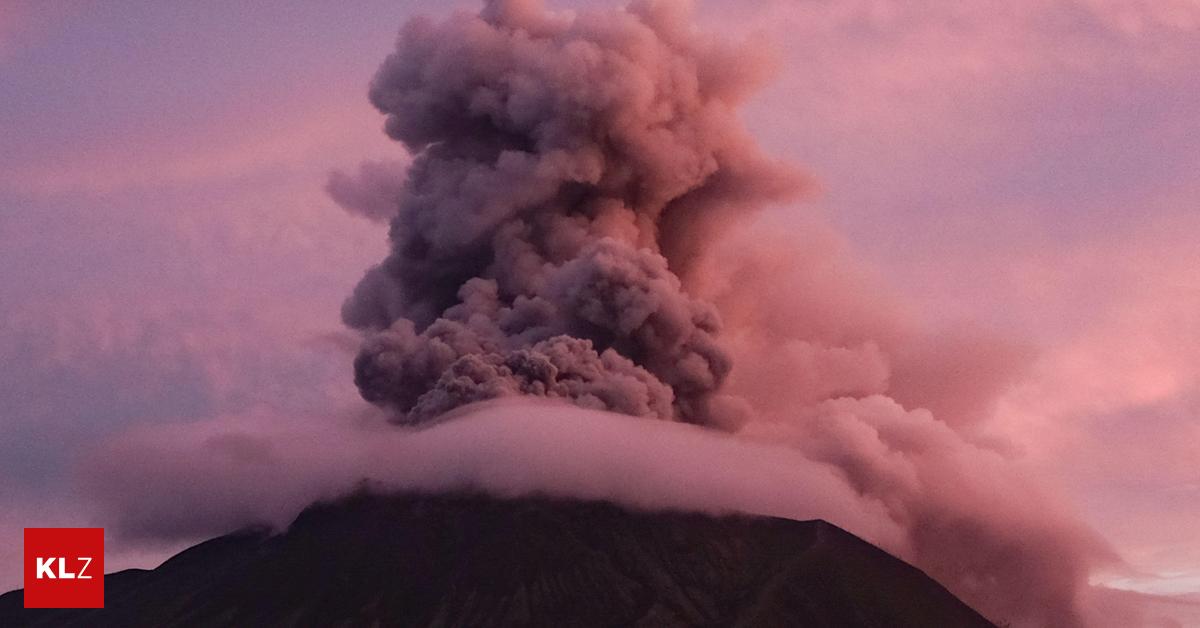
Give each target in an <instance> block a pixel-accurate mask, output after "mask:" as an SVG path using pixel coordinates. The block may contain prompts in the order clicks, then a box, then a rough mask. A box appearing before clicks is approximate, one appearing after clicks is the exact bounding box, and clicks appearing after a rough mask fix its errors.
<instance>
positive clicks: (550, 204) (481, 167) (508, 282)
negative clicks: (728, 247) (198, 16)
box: [330, 1, 804, 424]
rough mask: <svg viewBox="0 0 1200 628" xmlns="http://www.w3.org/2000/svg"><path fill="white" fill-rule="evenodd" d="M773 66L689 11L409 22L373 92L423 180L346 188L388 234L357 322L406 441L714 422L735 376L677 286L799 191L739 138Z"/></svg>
mask: <svg viewBox="0 0 1200 628" xmlns="http://www.w3.org/2000/svg"><path fill="white" fill-rule="evenodd" d="M761 61H762V53H761V51H759V50H757V49H754V48H752V47H736V46H731V45H728V44H725V43H721V42H717V41H714V40H711V39H708V38H705V37H702V36H700V35H697V34H694V33H693V32H692V30H691V27H690V26H689V20H688V16H687V15H686V11H684V10H681V9H680V6H679V5H676V4H673V3H672V4H668V3H660V2H638V3H634V4H632V5H631V6H629V7H628V8H627V9H625V10H619V11H604V12H591V13H589V12H585V13H580V14H578V15H565V14H564V15H558V14H554V13H549V12H547V11H545V10H544V9H542V7H541V6H540V4H539V3H536V2H529V1H497V2H491V3H489V4H488V5H487V6H486V7H485V9H484V10H483V11H482V12H480V13H478V14H473V13H466V12H459V13H455V14H453V15H452V16H450V17H449V18H447V19H445V20H444V21H433V20H430V19H427V18H416V19H413V20H411V21H409V22H408V23H407V24H406V25H405V26H404V27H403V29H402V31H401V33H400V36H399V40H398V43H397V46H396V50H395V52H394V53H393V54H391V56H389V57H388V58H387V60H386V61H385V62H384V64H383V66H382V67H381V68H380V69H379V71H378V73H377V74H376V76H375V78H374V80H373V82H372V84H371V89H370V99H371V102H372V103H373V104H374V105H375V106H376V107H377V108H378V109H379V110H380V111H381V112H383V113H384V114H386V116H387V118H386V127H385V128H386V131H387V134H388V135H389V136H390V137H391V138H393V139H395V140H398V141H399V142H402V143H403V145H404V147H405V148H406V149H407V150H408V151H409V152H410V153H411V154H412V155H413V160H412V164H411V167H410V168H409V170H408V173H407V177H406V178H403V179H400V178H395V177H393V178H389V177H386V176H378V175H380V173H379V172H376V171H375V170H371V171H370V172H367V171H364V172H362V173H360V178H359V181H358V183H359V184H360V185H357V186H356V185H355V181H354V180H352V179H351V178H348V177H346V176H345V175H335V177H334V179H333V180H331V181H330V191H331V193H333V195H334V196H335V198H336V199H337V200H339V201H341V203H342V204H343V205H345V206H347V207H348V208H350V209H352V210H354V211H357V212H358V213H360V214H364V215H367V216H369V217H374V218H379V217H382V216H389V215H390V216H391V223H390V232H389V237H390V242H391V252H390V254H389V255H388V256H387V258H386V259H385V260H383V261H382V263H380V264H379V265H377V266H375V267H374V268H372V269H371V270H370V271H369V272H368V273H367V274H366V276H365V277H364V278H363V279H362V281H361V282H360V283H359V285H358V286H357V288H356V289H355V291H354V293H353V295H352V296H351V298H349V299H348V300H347V302H346V303H345V306H344V308H343V313H342V314H343V319H344V320H345V322H346V323H347V324H349V325H350V326H352V327H354V328H357V329H360V330H362V331H363V332H364V335H365V341H364V343H363V346H362V350H361V351H360V353H359V355H358V358H357V360H356V362H355V375H356V377H355V380H356V383H357V385H358V387H359V389H360V391H361V393H362V395H363V396H364V397H365V398H366V399H368V400H370V401H372V402H374V403H376V404H379V405H382V406H384V407H387V408H389V409H390V410H392V411H393V413H394V416H395V417H396V420H397V421H398V422H401V423H408V424H417V423H422V422H425V421H428V420H429V419H432V418H434V417H435V416H437V415H438V414H440V413H442V412H444V411H446V410H448V409H451V408H453V407H456V406H458V405H462V404H464V403H469V402H472V401H477V400H480V399H487V398H494V397H500V396H506V395H512V394H524V395H540V396H547V397H561V398H565V399H569V400H572V401H574V402H575V403H577V404H579V405H582V406H584V407H590V408H597V409H609V410H615V411H618V412H623V413H627V414H636V415H645V416H653V417H659V418H663V419H679V420H684V421H688V422H695V423H711V422H712V421H713V420H712V417H711V415H712V411H711V409H710V407H709V406H710V400H711V396H712V395H713V393H714V392H715V391H717V390H718V389H719V388H720V387H721V385H722V383H723V382H724V380H725V379H726V377H727V375H728V374H729V371H730V368H731V360H730V357H729V354H728V353H727V352H726V351H725V350H724V349H723V348H722V347H721V345H720V343H719V341H718V334H719V332H720V329H721V322H720V319H719V317H718V315H717V312H716V310H715V308H714V307H713V306H712V305H711V304H710V303H707V302H704V301H702V300H699V299H697V298H694V297H693V296H692V295H691V294H689V291H688V289H687V286H686V285H685V282H684V281H683V280H682V279H681V278H680V275H681V274H683V273H685V272H686V271H687V270H688V269H689V267H690V264H691V262H692V261H693V260H694V258H695V257H696V255H697V253H698V252H699V250H700V249H701V248H702V247H703V243H704V241H705V239H706V238H708V237H710V236H711V235H712V234H713V233H715V232H716V231H717V230H719V228H720V227H721V225H723V224H726V223H728V222H729V221H732V220H736V219H737V218H738V217H739V216H741V215H745V214H746V213H747V212H751V211H753V210H754V209H755V208H756V207H758V206H761V205H762V204H764V203H766V202H771V201H775V200H781V199H785V198H789V197H791V196H794V195H795V194H797V193H798V192H800V191H801V190H802V189H803V187H804V181H803V178H802V177H801V176H799V175H798V174H797V173H796V172H795V171H794V170H792V169H791V168H790V167H788V166H786V165H782V164H780V163H777V162H774V161H772V160H771V159H769V158H767V157H765V156H764V155H763V154H762V153H761V152H760V151H759V150H758V149H757V147H756V146H755V144H754V142H753V141H752V140H751V138H750V137H749V135H748V134H747V133H746V131H745V130H744V129H743V127H742V125H741V123H740V122H739V121H738V119H737V117H736V108H737V106H738V104H739V103H740V102H741V101H742V100H743V99H744V98H745V97H746V96H747V94H748V93H750V91H752V89H753V88H754V87H755V86H756V84H757V80H756V79H757V78H760V77H759V76H758V75H759V74H761V72H759V71H758V69H759V68H760V67H761V66H762V65H763V64H762V63H761ZM734 67H737V68H739V71H737V72H731V71H729V69H730V68H734ZM390 186H396V187H394V188H393V187H390ZM390 198H394V199H395V202H394V207H389V206H388V205H387V203H386V201H387V200H388V199H390Z"/></svg>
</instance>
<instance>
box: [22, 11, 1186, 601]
mask: <svg viewBox="0 0 1200 628" xmlns="http://www.w3.org/2000/svg"><path fill="white" fill-rule="evenodd" d="M586 4H587V3H582V2H563V3H557V4H556V6H562V7H571V6H583V5H586ZM456 5H459V6H468V7H469V6H473V5H472V4H470V3H456ZM257 7H258V8H255V9H247V8H244V7H243V6H242V4H241V3H201V2H195V3H169V4H167V3H150V2H147V3H141V4H139V3H132V4H126V5H123V6H121V7H115V6H110V5H106V4H99V3H98V4H94V5H81V6H76V7H71V8H60V9H55V10H49V11H47V10H46V9H45V8H43V7H41V6H36V5H35V4H34V3H20V2H18V3H16V4H12V5H11V6H10V5H6V8H0V74H3V75H4V76H5V84H6V86H5V89H4V96H3V97H0V125H3V128H4V132H3V137H4V139H3V140H2V141H3V146H4V150H3V151H0V242H3V247H0V294H2V295H3V297H0V321H2V322H3V324H2V325H0V354H2V355H4V356H5V357H6V358H7V359H6V360H4V363H3V364H0V369H2V370H3V373H2V374H0V375H2V376H0V382H2V383H0V405H2V406H3V407H4V408H5V411H4V413H3V414H0V428H3V429H4V430H5V432H6V433H7V434H9V435H12V436H14V437H12V438H5V439H3V440H2V441H0V505H4V506H5V507H4V508H2V509H3V510H4V511H5V518H4V519H5V520H4V521H0V526H3V528H4V530H3V533H4V537H3V539H2V540H0V542H4V543H6V544H8V541H9V540H10V539H11V538H13V537H12V535H11V534H10V533H9V532H10V531H11V530H15V529H17V528H19V527H20V526H22V525H42V524H45V523H51V524H55V525H62V524H65V522H71V521H73V519H72V517H75V516H77V515H75V514H74V513H76V512H77V510H76V507H75V500H76V493H75V489H74V488H73V485H72V483H71V481H70V476H71V474H70V472H69V471H67V469H69V468H70V465H71V464H72V463H73V461H75V460H77V459H78V458H79V457H81V456H84V455H86V454H87V453H88V448H89V444H90V443H92V442H93V441H94V440H95V439H97V438H102V437H111V436H113V435H115V434H119V433H121V432H123V431H124V430H128V429H131V428H134V427H138V426H147V425H155V424H165V423H182V422H198V421H204V420H208V419H213V418H216V417H229V416H238V415H242V414H247V413H253V412H257V411H260V409H261V408H264V407H267V408H271V409H272V410H273V411H274V412H277V413H287V412H299V411H304V412H310V411H311V410H312V409H313V408H314V407H328V408H334V407H341V406H343V405H344V404H348V403H352V402H353V400H354V398H355V391H354V388H353V384H352V382H351V377H350V366H349V363H350V360H351V358H352V356H353V351H354V341H353V340H352V339H349V337H348V335H347V334H346V332H345V331H343V329H342V327H341V325H340V323H339V322H338V308H339V305H340V303H341V301H342V299H343V298H345V296H346V295H347V294H348V292H349V290H350V289H351V287H352V286H353V285H354V283H355V282H356V281H357V280H358V278H359V276H360V275H361V273H362V271H363V270H364V269H365V268H366V267H367V266H368V265H370V264H371V263H374V262H375V261H377V260H378V259H380V258H381V257H382V256H383V254H384V251H385V240H384V237H385V234H384V232H383V230H382V229H381V228H380V227H379V226H378V225H374V224H371V223H370V222H368V221H366V220H363V219H361V218H358V217H355V216H351V215H348V214H347V213H345V212H343V211H341V210H339V209H338V208H337V207H336V206H335V205H334V203H333V202H332V201H330V200H329V199H328V197H327V196H326V194H325V192H324V186H325V182H326V179H327V177H328V173H329V172H330V171H331V170H334V169H340V170H346V171H352V170H355V169H357V167H358V165H359V163H360V162H361V161H363V160H381V159H403V158H404V155H403V153H402V150H401V149H400V148H399V146H398V145H395V144H393V143H391V142H388V141H387V140H386V138H385V137H384V136H383V134H382V133H381V132H380V125H381V117H380V116H379V115H378V114H377V113H375V112H374V110H373V109H371V107H370V105H369V104H368V103H367V100H366V97H365V91H366V83H367V81H368V79H369V77H370V76H371V74H372V73H373V72H374V70H375V68H376V67H377V66H378V64H379V62H380V61H381V60H382V58H383V56H384V55H385V54H386V53H387V52H388V51H389V49H390V47H391V40H392V39H393V36H394V33H395V30H396V28H397V27H398V25H399V24H400V22H401V21H402V20H403V19H404V18H405V17H407V16H409V15H413V14H415V13H418V12H422V11H428V12H434V13H439V14H440V13H445V12H446V11H448V10H449V9H448V8H447V7H446V6H445V4H444V3H435V2H387V3H385V2H368V3H361V4H357V5H356V8H355V10H354V11H352V12H350V11H345V10H340V9H337V8H335V7H334V6H333V5H332V4H331V3H315V2H314V3H294V2H292V3H257ZM699 18H700V20H701V22H702V24H704V25H705V26H707V27H709V28H713V29H716V30H719V31H721V32H724V33H727V34H729V35H731V36H748V37H763V38H767V39H769V40H770V41H772V42H774V45H775V46H776V47H777V48H778V52H779V64H778V68H779V69H778V76H777V78H776V80H775V81H774V82H773V83H771V84H770V85H769V86H768V88H767V89H766V90H765V91H764V92H762V93H761V94H760V95H758V96H757V97H756V98H755V99H754V100H753V101H752V102H751V103H749V106H748V107H747V111H746V116H745V117H746V123H747V126H748V127H749V128H750V130H751V131H752V132H753V133H754V134H755V135H756V137H757V138H758V139H759V141H760V142H762V144H763V145H764V146H765V147H766V148H767V150H768V151H770V152H772V153H774V154H777V155H780V156H783V157H787V158H790V159H793V160H796V161H798V162H800V163H801V164H802V165H803V166H804V168H805V169H806V170H807V171H808V172H809V173H810V174H811V175H812V176H813V177H815V179H816V180H818V181H819V182H820V185H821V188H822V193H821V194H820V195H819V196H818V197H817V198H815V199H813V200H810V201H808V202H806V203H805V204H803V205H801V206H798V207H781V208H777V209H774V210H771V211H770V212H769V213H767V214H766V215H764V216H763V217H762V219H761V220H762V221H763V223H764V224H766V225H769V226H771V227H773V231H774V232H775V233H776V234H780V235H781V236H782V237H789V235H788V234H795V235H794V237H795V238H796V239H798V240H799V239H802V238H804V237H805V236H804V235H803V233H805V232H806V229H807V224H808V221H809V220H810V219H811V216H812V215H814V214H815V213H821V214H824V215H825V216H826V217H827V218H828V220H829V221H830V222H831V223H832V224H833V225H834V226H835V227H836V228H837V229H838V230H839V231H840V233H841V235H840V236H838V238H839V239H838V240H837V242H838V246H841V247H844V249H845V251H846V252H847V253H846V254H847V255H852V256H854V257H856V258H859V259H862V260H865V265H866V270H863V271H862V272H863V273H864V274H865V275H868V276H869V279H863V281H864V282H868V284H869V285H872V286H879V290H880V291H883V292H886V293H887V298H888V299H890V300H891V301H894V302H895V303H896V304H897V305H896V308H897V311H900V310H902V311H905V312H906V313H908V316H909V317H910V318H911V320H912V321H913V322H912V325H913V326H915V327H919V328H921V329H922V330H925V332H926V333H930V334H933V335H934V336H937V335H939V334H946V333H949V332H950V331H951V330H956V329H961V328H962V327H963V326H970V327H972V328H978V329H984V330H986V331H987V332H988V333H989V334H993V335H995V336H997V337H1001V338H1005V339H1009V340H1011V341H1012V342H1013V343H1015V344H1017V345H1020V346H1021V347H1023V348H1027V349H1022V350H1023V351H1027V352H1028V353H1027V355H1028V362H1027V366H1026V367H1025V369H1024V370H1023V371H1021V375H1020V376H1019V378H1018V379H1017V381H1015V383H1011V384H1010V385H1007V384H1006V386H1007V387H1006V388H1005V389H1004V390H1003V391H1001V392H1000V393H999V395H998V398H999V401H998V402H996V403H995V404H994V407H991V408H988V409H987V411H988V414H987V417H986V418H984V419H981V420H980V422H979V423H978V435H979V437H980V438H986V439H993V440H995V441H998V442H999V441H1002V442H1004V443H1005V447H1006V448H1008V450H1009V451H1011V452H1012V455H1013V457H1014V459H1015V460H1016V463H1015V464H1017V465H1019V466H1020V467H1021V468H1022V469H1024V470H1025V471H1027V472H1028V473H1030V474H1032V475H1033V476H1034V477H1036V478H1037V480H1038V481H1039V482H1041V483H1042V484H1044V485H1045V486H1047V487H1049V490H1052V491H1054V492H1056V493H1061V494H1062V495H1064V496H1065V497H1066V500H1067V502H1068V503H1069V504H1071V506H1072V507H1073V508H1074V509H1076V510H1077V511H1078V512H1079V513H1080V516H1081V518H1082V519H1083V520H1084V521H1085V522H1087V523H1088V524H1090V525H1092V526H1093V527H1094V528H1095V529H1096V530H1097V531H1098V532H1100V533H1101V534H1102V535H1103V536H1104V537H1105V538H1106V539H1107V540H1108V541H1109V542H1111V544H1112V545H1113V546H1114V547H1115V548H1116V549H1117V550H1118V551H1119V552H1120V553H1121V555H1122V556H1123V557H1124V558H1125V559H1126V560H1127V561H1128V563H1129V564H1130V566H1131V567H1132V569H1131V570H1126V571H1125V572H1122V573H1112V574H1097V575H1096V576H1094V578H1096V579H1098V580H1100V581H1104V582H1109V583H1112V584H1113V585H1115V586H1120V587H1127V588H1135V589H1139V590H1145V591H1151V592H1158V593H1191V594H1196V593H1200V462H1197V454H1196V452H1198V451H1200V271H1197V268H1200V245H1198V244H1197V242H1200V211H1198V210H1200V207H1197V205H1198V204H1200V151H1197V150H1196V148H1197V138H1200V105H1198V104H1197V103H1200V5H1197V4H1196V3H1195V2H1192V1H1189V0H1156V1H1149V0H1016V1H1014V2H1008V3H1003V4H997V3H982V2H980V3H975V2H971V3H944V2H932V1H925V0H920V1H917V2H899V1H895V2H893V1H888V0H827V1H817V0H813V1H797V0H765V1H753V2H750V1H748V2H739V3H720V2H715V1H709V2H701V3H699ZM833 272H838V271H837V269H834V271H833ZM855 272H858V271H857V270H856V271H855ZM281 365H282V366H281ZM1005 381H1007V380H1005ZM12 513H29V514H28V520H26V519H25V518H22V517H21V516H16V515H13V514H12ZM35 519H36V520H35ZM43 519H49V520H50V521H44V520H43ZM10 550H11V548H0V563H3V564H2V565H0V566H2V567H3V569H2V570H0V585H2V586H0V588H8V587H9V586H10V585H11V586H15V584H16V583H15V582H14V581H13V580H12V578H11V577H9V574H10V573H12V571H13V570H12V569H11V568H10V564H11V561H12V560H13V559H12V556H14V555H13V554H12V553H11V551H10ZM5 578H7V579H5Z"/></svg>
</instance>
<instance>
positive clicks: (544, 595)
mask: <svg viewBox="0 0 1200 628" xmlns="http://www.w3.org/2000/svg"><path fill="white" fill-rule="evenodd" d="M105 587H106V595H105V608H104V609H102V610H96V609H80V610H26V609H23V608H22V594H21V591H12V592H10V593H7V594H5V595H3V596H0V625H2V626H268V625H269V626H332V625H338V626H726V625H737V626H830V627H833V626H837V627H853V626H880V627H883V626H887V627H901V626H939V627H948V626H992V624H991V623H989V622H988V621H987V620H986V619H984V618H983V617H982V616H980V615H979V614H978V613H976V612H975V611H973V610H972V609H971V608H969V607H968V606H966V605H965V604H963V603H962V602H960V601H959V600H958V599H956V598H955V597H954V596H953V595H951V594H950V593H949V592H948V591H947V590H946V589H944V588H943V587H942V586H941V585H939V584H938V583H937V582H935V581H933V580H932V579H930V578H929V577H928V576H926V575H925V574H924V573H922V572H921V571H919V570H918V569H916V568H914V567H912V566H910V565H908V564H906V563H904V562H903V561H901V560H899V559H896V558H894V557H892V556H891V555H889V554H887V553H886V552H884V551H882V550H880V549H878V548H876V547H874V546H873V545H871V544H869V543H867V542H865V541H863V540H861V539H859V538H858V537H855V536H854V535H852V534H849V533H848V532H845V531H843V530H841V529H840V528H837V527H836V526H833V525H831V524H828V523H825V522H824V521H791V520H787V519H777V518H768V517H750V516H721V517H714V516H708V515H703V514H690V513H681V512H654V513H652V512H641V511H632V510H626V509H623V508H621V507H617V506H614V505H610V504H607V503H600V502H583V501H573V500H562V499H551V498H544V497H527V498H520V499H497V498H492V497H486V496H483V495H479V494H454V495H428V494H388V495H382V494H378V493H371V492H366V491H363V492H359V493H356V494H353V495H351V496H349V497H345V498H342V499H340V500H337V501H333V502H327V503H319V504H316V505H313V506H310V507H309V508H308V509H306V510H305V511H304V512H303V513H301V514H300V516H299V517H298V518H297V519H296V520H295V521H294V522H293V523H292V524H291V526H289V527H288V529H287V530H286V531H284V532H282V533H278V534H276V533H272V532H271V531H269V530H266V529H246V530H243V531H240V532H236V533H233V534H229V535H226V536H222V537H219V538H215V539H212V540H209V541H206V542H204V543H200V544H199V545H196V546H194V547H191V548H190V549H187V550H185V551H183V552H181V553H179V554H177V555H176V556H174V557H172V558H171V559H169V560H167V561H166V562H164V563H163V564H162V565H160V566H159V567H158V568H156V569H153V570H140V569H130V570H126V571H121V572H118V573H114V574H109V575H107V576H106V577H105Z"/></svg>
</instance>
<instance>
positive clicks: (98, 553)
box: [25, 528, 104, 608]
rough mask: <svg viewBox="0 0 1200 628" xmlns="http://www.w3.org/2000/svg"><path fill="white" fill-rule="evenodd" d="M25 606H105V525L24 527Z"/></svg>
mask: <svg viewBox="0 0 1200 628" xmlns="http://www.w3.org/2000/svg"><path fill="white" fill-rule="evenodd" d="M25 608H104V528H25Z"/></svg>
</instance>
